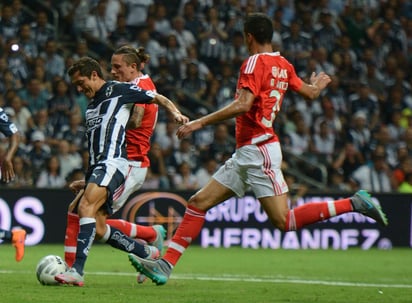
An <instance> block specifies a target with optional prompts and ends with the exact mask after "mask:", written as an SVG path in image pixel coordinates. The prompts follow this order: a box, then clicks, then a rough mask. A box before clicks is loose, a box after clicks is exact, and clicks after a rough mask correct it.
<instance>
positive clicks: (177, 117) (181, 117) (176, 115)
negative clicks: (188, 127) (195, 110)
mask: <svg viewBox="0 0 412 303" xmlns="http://www.w3.org/2000/svg"><path fill="white" fill-rule="evenodd" d="M173 118H174V120H175V122H176V123H178V124H180V125H182V124H185V123H187V122H189V118H188V117H186V116H185V115H182V114H181V113H177V112H176V113H174V117H173Z"/></svg>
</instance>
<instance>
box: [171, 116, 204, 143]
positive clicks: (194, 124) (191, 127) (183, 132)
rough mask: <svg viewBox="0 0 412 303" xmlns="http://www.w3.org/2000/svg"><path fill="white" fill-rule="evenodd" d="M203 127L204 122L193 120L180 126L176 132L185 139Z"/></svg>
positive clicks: (180, 137)
mask: <svg viewBox="0 0 412 303" xmlns="http://www.w3.org/2000/svg"><path fill="white" fill-rule="evenodd" d="M201 128H202V123H200V121H199V120H193V121H191V122H189V123H186V124H184V125H182V126H180V127H179V128H178V130H177V132H176V135H177V137H178V138H179V139H183V138H185V137H187V136H189V135H190V134H191V133H192V132H194V131H196V130H198V129H201Z"/></svg>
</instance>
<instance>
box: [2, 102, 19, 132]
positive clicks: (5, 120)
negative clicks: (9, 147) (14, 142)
mask: <svg viewBox="0 0 412 303" xmlns="http://www.w3.org/2000/svg"><path fill="white" fill-rule="evenodd" d="M0 132H2V133H3V134H4V135H5V136H6V137H11V136H12V135H13V134H15V133H17V132H18V129H17V126H16V124H14V123H13V122H11V121H10V119H9V116H7V114H6V113H5V112H4V110H3V109H2V108H1V107H0Z"/></svg>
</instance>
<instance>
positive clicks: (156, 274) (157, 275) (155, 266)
mask: <svg viewBox="0 0 412 303" xmlns="http://www.w3.org/2000/svg"><path fill="white" fill-rule="evenodd" d="M129 260H130V262H131V263H132V265H133V267H134V268H135V269H136V271H138V272H140V273H142V274H143V275H145V276H147V277H148V278H150V279H151V280H152V281H153V282H154V283H156V285H163V284H166V282H167V280H168V279H169V276H170V273H171V271H172V267H171V265H170V264H169V263H168V262H167V261H165V260H163V259H158V260H149V259H143V258H140V257H138V256H136V255H134V254H129Z"/></svg>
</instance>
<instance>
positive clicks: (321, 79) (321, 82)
mask: <svg viewBox="0 0 412 303" xmlns="http://www.w3.org/2000/svg"><path fill="white" fill-rule="evenodd" d="M331 81H332V79H331V78H330V77H329V75H327V74H325V73H324V72H320V73H319V74H317V75H316V73H315V72H313V73H312V75H311V76H310V83H311V84H312V85H315V86H317V87H319V89H320V90H322V89H324V88H325V87H326V86H328V84H329V83H330V82H331Z"/></svg>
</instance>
